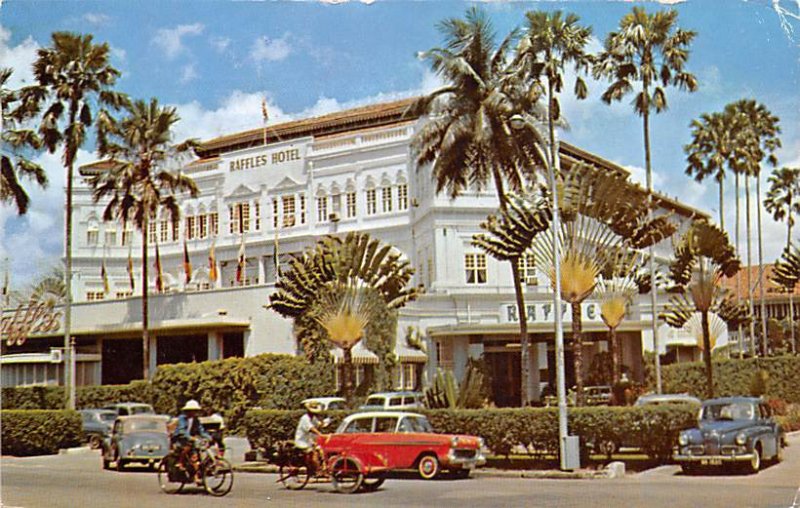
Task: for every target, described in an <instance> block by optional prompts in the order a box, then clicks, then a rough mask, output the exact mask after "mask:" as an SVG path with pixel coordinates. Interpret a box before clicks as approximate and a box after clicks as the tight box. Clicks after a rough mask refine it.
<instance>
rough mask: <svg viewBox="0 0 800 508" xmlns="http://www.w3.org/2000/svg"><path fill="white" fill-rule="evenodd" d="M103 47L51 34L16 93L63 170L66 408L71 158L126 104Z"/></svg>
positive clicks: (69, 350)
mask: <svg viewBox="0 0 800 508" xmlns="http://www.w3.org/2000/svg"><path fill="white" fill-rule="evenodd" d="M109 53H110V48H109V46H108V44H105V43H103V44H95V43H94V40H93V37H92V36H91V35H79V34H74V33H70V32H54V33H53V35H52V45H51V46H47V47H44V48H40V49H39V50H38V52H37V57H36V61H35V62H34V64H33V75H34V78H35V80H36V84H34V85H30V86H27V87H23V88H22V89H20V106H19V107H18V108H17V109H16V110H15V114H16V115H18V117H33V116H37V115H39V114H40V113H41V123H40V124H39V129H38V131H39V135H40V136H41V138H42V142H43V143H44V146H45V147H46V148H47V150H48V151H50V152H51V153H55V151H56V150H57V149H58V148H59V147H61V149H62V157H61V159H62V161H63V163H64V167H65V169H66V171H67V175H66V176H67V199H66V210H65V216H66V217H65V244H66V245H65V249H64V250H65V254H66V255H65V258H66V261H65V266H64V277H65V282H64V286H65V290H66V299H65V300H64V348H65V350H66V351H67V353H68V362H67V364H68V365H69V370H68V372H65V376H64V379H65V385H69V387H70V388H69V390H66V392H67V397H68V400H67V405H68V407H69V408H74V407H75V401H74V392H75V390H74V389H73V386H72V379H73V378H74V377H75V372H74V363H75V362H74V355H72V354H71V353H72V352H73V351H72V347H71V327H72V174H73V169H74V166H75V159H76V157H77V155H78V149H80V148H81V147H82V146H83V144H84V143H85V142H86V139H87V134H88V131H89V130H90V129H91V128H92V127H93V126H94V128H95V130H96V134H97V141H98V145H102V143H103V138H104V135H105V132H106V130H107V128H108V126H109V124H110V121H111V117H110V115H109V111H108V110H107V109H106V108H111V109H115V110H116V109H119V108H120V107H121V106H123V105H124V104H125V103H126V102H127V98H126V96H125V95H123V94H120V93H118V92H115V91H114V90H113V86H114V84H115V83H116V81H117V78H118V77H119V75H120V73H119V71H117V69H115V68H114V67H113V66H111V64H110V63H109Z"/></svg>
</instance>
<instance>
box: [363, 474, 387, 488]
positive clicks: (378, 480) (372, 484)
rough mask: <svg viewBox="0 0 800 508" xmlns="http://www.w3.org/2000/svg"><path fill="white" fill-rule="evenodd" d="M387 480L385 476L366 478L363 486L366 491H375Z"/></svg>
mask: <svg viewBox="0 0 800 508" xmlns="http://www.w3.org/2000/svg"><path fill="white" fill-rule="evenodd" d="M385 481H386V477H385V476H374V477H372V478H364V481H363V482H361V488H362V489H364V490H365V491H366V492H374V491H376V490H378V489H379V488H380V486H381V485H383V482H385Z"/></svg>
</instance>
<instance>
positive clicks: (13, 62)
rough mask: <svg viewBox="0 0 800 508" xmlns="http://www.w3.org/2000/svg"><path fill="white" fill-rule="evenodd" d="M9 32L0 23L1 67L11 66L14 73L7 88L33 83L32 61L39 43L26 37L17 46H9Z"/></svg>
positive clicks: (34, 58)
mask: <svg viewBox="0 0 800 508" xmlns="http://www.w3.org/2000/svg"><path fill="white" fill-rule="evenodd" d="M10 40H11V32H9V31H8V30H6V29H5V28H4V27H3V26H2V25H0V62H3V67H11V68H12V69H13V70H14V74H12V75H11V79H10V80H9V82H8V85H7V86H8V87H9V88H19V87H20V86H24V85H30V84H32V83H33V68H32V65H33V62H34V61H35V60H36V50H38V49H39V44H38V43H37V42H36V41H35V40H33V38H32V37H28V38H27V39H25V40H24V41H22V42H21V43H20V44H18V45H17V46H13V47H11V46H9V45H8V42H9V41H10Z"/></svg>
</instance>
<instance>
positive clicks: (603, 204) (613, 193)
mask: <svg viewBox="0 0 800 508" xmlns="http://www.w3.org/2000/svg"><path fill="white" fill-rule="evenodd" d="M558 192H559V194H560V195H562V194H563V199H562V200H560V201H559V206H560V207H561V210H560V212H561V216H562V217H563V222H562V225H561V231H560V232H559V237H560V238H559V245H561V246H562V247H563V249H562V250H561V259H560V261H561V298H562V299H563V300H564V301H566V302H567V303H569V304H570V306H571V310H572V347H573V362H574V365H575V385H576V396H577V400H576V402H577V403H578V405H581V404H582V403H583V395H584V394H583V354H582V353H583V325H582V314H581V304H582V303H583V301H584V300H586V299H587V298H589V296H591V295H592V293H593V292H594V290H595V286H596V285H597V283H598V281H599V279H600V276H601V274H602V272H603V270H604V269H606V267H608V266H610V265H614V264H615V262H614V259H613V257H614V256H616V255H617V254H618V253H619V252H620V251H623V250H625V249H634V250H640V249H644V248H646V247H649V246H651V245H653V244H656V243H658V242H660V241H662V240H663V239H665V238H667V237H669V236H670V235H672V234H673V233H674V232H675V231H676V226H675V224H674V223H672V222H671V221H670V220H669V219H668V218H667V217H664V216H662V217H657V218H654V219H653V218H651V215H650V214H649V213H648V211H649V210H650V207H651V206H652V201H650V199H649V193H647V192H646V191H644V190H643V189H641V188H640V187H638V186H636V185H634V184H632V183H630V182H628V181H627V176H625V175H619V174H613V173H608V172H603V171H599V170H595V169H591V168H589V167H587V166H574V167H572V168H571V170H570V171H569V172H568V173H566V174H565V175H564V183H563V186H562V188H560V189H559V191H558ZM554 244H555V242H553V239H552V238H550V237H547V235H538V236H536V237H535V238H534V239H533V245H532V250H533V253H534V256H535V258H536V263H537V265H538V266H540V267H542V269H543V271H544V272H545V273H546V274H548V276H549V278H550V282H551V285H552V286H553V287H555V280H554V279H555V267H554V262H553V261H554V256H553V250H554V249H553V247H554Z"/></svg>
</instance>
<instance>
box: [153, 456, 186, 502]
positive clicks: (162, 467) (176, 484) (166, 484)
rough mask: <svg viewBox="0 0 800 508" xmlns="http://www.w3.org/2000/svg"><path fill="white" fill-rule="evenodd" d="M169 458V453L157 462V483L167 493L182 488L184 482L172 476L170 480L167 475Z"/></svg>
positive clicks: (176, 491)
mask: <svg viewBox="0 0 800 508" xmlns="http://www.w3.org/2000/svg"><path fill="white" fill-rule="evenodd" d="M170 465H171V464H170V458H169V455H168V456H166V457H164V458H163V459H161V462H159V463H158V485H159V486H160V487H161V490H163V491H164V492H166V493H167V494H177V493H178V492H180V491H181V490H182V489H183V485H184V482H183V481H181V480H182V477H181V479H178V478H173V480H176V481H172V480H170V477H169V470H170Z"/></svg>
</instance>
